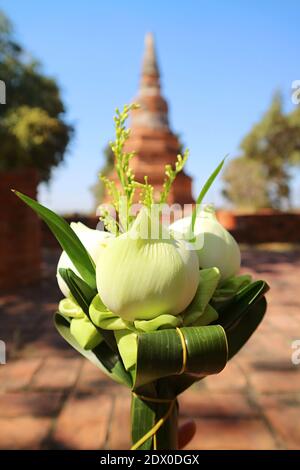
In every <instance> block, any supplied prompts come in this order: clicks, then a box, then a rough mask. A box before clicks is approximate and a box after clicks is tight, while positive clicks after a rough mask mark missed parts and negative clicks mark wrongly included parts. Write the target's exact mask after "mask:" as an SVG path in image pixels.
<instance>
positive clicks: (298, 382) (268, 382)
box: [249, 366, 300, 393]
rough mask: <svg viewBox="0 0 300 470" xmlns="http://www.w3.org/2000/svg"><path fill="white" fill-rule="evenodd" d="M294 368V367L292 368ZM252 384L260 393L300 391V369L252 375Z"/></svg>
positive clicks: (269, 371) (264, 371)
mask: <svg viewBox="0 0 300 470" xmlns="http://www.w3.org/2000/svg"><path fill="white" fill-rule="evenodd" d="M291 367H292V366H291ZM249 378H250V383H251V385H252V386H253V387H254V388H255V390H256V391H257V392H260V393H278V392H281V393H284V392H296V393H299V391H300V369H298V370H297V369H296V367H295V366H294V368H293V369H292V368H291V369H287V370H275V371H272V370H261V371H256V372H252V373H250V376H249Z"/></svg>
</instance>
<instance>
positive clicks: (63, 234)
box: [14, 191, 96, 289]
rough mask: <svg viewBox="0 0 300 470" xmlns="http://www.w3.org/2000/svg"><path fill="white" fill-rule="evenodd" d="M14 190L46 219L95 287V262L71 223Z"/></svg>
mask: <svg viewBox="0 0 300 470" xmlns="http://www.w3.org/2000/svg"><path fill="white" fill-rule="evenodd" d="M14 192H15V194H16V195H17V196H18V197H19V198H20V199H22V201H23V202H25V203H26V204H27V205H28V206H29V207H31V209H33V210H34V211H35V212H36V213H37V214H38V215H39V216H40V217H41V218H42V219H43V220H44V222H45V223H46V224H47V225H48V227H49V228H50V230H51V231H52V233H53V235H54V236H55V237H56V239H57V241H58V242H59V244H60V245H61V247H62V249H63V250H64V251H65V252H66V253H67V255H68V256H69V258H70V259H71V261H72V262H73V264H74V266H75V267H76V269H77V270H78V272H79V273H80V275H81V276H82V278H83V279H84V280H85V281H86V283H87V284H88V285H89V286H90V287H91V288H93V289H95V288H96V273H95V265H94V262H93V260H92V259H91V257H90V256H89V254H88V252H87V251H86V249H85V247H84V246H83V244H82V243H81V241H80V240H79V238H78V237H77V235H76V233H75V232H74V231H73V230H72V229H71V227H70V226H69V224H68V223H67V222H66V221H65V220H64V219H63V218H62V217H60V216H59V215H57V214H55V212H53V211H51V210H50V209H47V208H46V207H44V206H42V205H41V204H39V203H38V202H37V201H35V200H34V199H31V198H30V197H28V196H26V195H25V194H22V193H20V192H19V191H14Z"/></svg>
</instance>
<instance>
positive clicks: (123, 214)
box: [92, 103, 189, 233]
mask: <svg viewBox="0 0 300 470" xmlns="http://www.w3.org/2000/svg"><path fill="white" fill-rule="evenodd" d="M138 106H139V105H137V104H136V103H133V104H130V105H125V106H124V108H123V110H122V111H120V110H119V109H116V115H115V117H114V122H115V140H114V141H112V142H110V148H111V151H109V150H108V149H107V150H106V152H105V155H106V164H105V166H104V172H103V171H102V173H101V174H100V181H101V182H102V183H103V184H104V187H105V189H106V191H107V193H108V194H109V196H110V197H111V202H112V204H113V205H114V208H115V210H116V212H117V213H118V216H119V223H120V225H119V229H121V230H128V228H129V227H130V225H131V223H132V221H133V220H134V215H133V214H131V213H130V208H131V206H132V203H133V200H134V195H135V191H136V190H137V189H138V190H139V192H140V197H139V202H140V203H141V204H143V205H144V206H146V207H148V208H151V206H152V205H153V203H154V202H156V201H154V188H153V186H152V185H151V184H150V183H149V182H148V177H147V176H145V177H144V183H141V182H139V181H136V180H135V175H134V174H133V171H132V169H131V168H130V160H131V159H132V158H133V157H134V155H135V152H126V150H125V144H126V141H127V140H128V138H129V135H130V129H127V128H126V120H127V119H128V116H129V113H130V111H131V110H133V109H136V108H138ZM188 155H189V151H188V150H186V151H185V152H184V154H183V156H181V155H178V156H177V161H176V162H175V167H174V168H173V167H172V166H171V165H166V167H165V175H166V177H165V181H164V184H163V188H162V191H161V193H160V195H159V196H158V201H157V202H158V203H161V204H163V203H165V202H166V201H167V198H168V195H169V192H170V189H171V186H172V184H173V182H174V180H175V178H176V176H177V175H178V173H179V172H180V171H182V170H183V167H184V165H185V163H186V161H187V158H188ZM113 159H114V160H113ZM113 162H114V163H113ZM113 167H114V168H115V170H116V173H117V176H118V180H119V182H118V183H116V181H114V180H112V179H110V178H109V177H108V174H109V173H110V172H111V170H112V168H113ZM92 190H93V192H94V194H95V196H96V197H98V195H99V194H100V196H101V197H103V194H104V193H103V186H102V185H99V184H98V185H95V186H94V188H92ZM100 211H101V206H100ZM100 220H102V221H103V223H104V225H105V226H106V227H107V228H109V227H110V226H111V223H112V221H111V217H110V215H109V214H108V212H106V211H104V212H103V213H102V214H101V215H100ZM116 229H117V226H116V225H114V227H113V230H112V231H114V232H115V230H116ZM115 233H116V232H115Z"/></svg>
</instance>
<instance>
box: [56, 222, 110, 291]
mask: <svg viewBox="0 0 300 470" xmlns="http://www.w3.org/2000/svg"><path fill="white" fill-rule="evenodd" d="M70 225H71V228H72V229H73V230H74V232H75V233H76V235H77V236H78V238H79V239H80V241H81V243H82V244H83V245H84V247H85V249H86V250H87V252H88V253H89V255H90V256H91V258H92V259H93V261H94V262H95V264H96V262H97V259H98V255H99V250H100V246H101V243H103V242H104V241H105V240H107V239H108V238H111V237H112V236H113V235H112V234H111V233H108V232H104V231H101V230H93V229H90V228H88V227H87V226H86V225H84V224H83V223H81V222H71V224H70ZM60 268H64V269H68V268H69V269H72V271H74V273H75V274H77V276H79V277H81V276H80V274H79V272H78V271H77V269H76V268H75V266H74V264H73V263H72V261H71V260H70V258H69V256H68V255H67V253H66V252H65V251H63V252H62V254H61V256H60V258H59V261H58V265H57V273H56V277H57V282H58V285H59V288H60V290H61V292H62V293H63V294H64V296H65V297H69V296H70V290H69V288H68V286H67V284H66V283H65V281H64V280H63V278H62V277H61V275H60V274H59V269H60Z"/></svg>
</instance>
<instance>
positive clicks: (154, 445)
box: [153, 433, 157, 450]
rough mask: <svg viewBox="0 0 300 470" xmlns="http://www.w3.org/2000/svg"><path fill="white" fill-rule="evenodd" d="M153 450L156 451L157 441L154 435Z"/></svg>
mask: <svg viewBox="0 0 300 470" xmlns="http://www.w3.org/2000/svg"><path fill="white" fill-rule="evenodd" d="M153 450H157V439H156V433H155V434H154V436H153Z"/></svg>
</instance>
